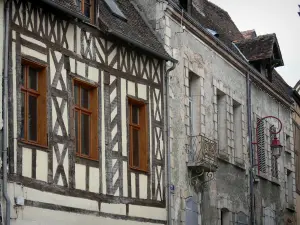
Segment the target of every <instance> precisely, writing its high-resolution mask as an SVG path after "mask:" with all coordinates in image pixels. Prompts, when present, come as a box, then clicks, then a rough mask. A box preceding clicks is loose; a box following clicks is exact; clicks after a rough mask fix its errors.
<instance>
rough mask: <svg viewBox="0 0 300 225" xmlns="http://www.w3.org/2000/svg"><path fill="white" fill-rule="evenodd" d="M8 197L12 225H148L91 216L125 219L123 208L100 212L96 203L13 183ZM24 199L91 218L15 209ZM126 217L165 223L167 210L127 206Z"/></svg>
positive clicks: (107, 207)
mask: <svg viewBox="0 0 300 225" xmlns="http://www.w3.org/2000/svg"><path fill="white" fill-rule="evenodd" d="M8 191H9V196H10V198H11V200H12V205H11V212H12V214H11V216H12V218H14V220H11V223H12V224H39V225H44V224H49V225H50V224H66V225H67V224H83V223H84V224H89V225H91V224H117V225H118V224H120V225H127V224H128V225H129V224H130V225H132V224H145V225H146V224H147V225H148V224H149V225H150V224H151V223H144V222H135V221H131V220H121V219H110V218H104V217H99V216H96V215H94V213H93V212H102V213H109V214H115V215H123V216H125V215H126V205H125V204H115V203H101V205H100V208H99V206H98V201H96V200H89V199H82V198H76V197H71V196H65V195H59V194H54V193H48V192H44V191H41V190H36V189H32V188H28V187H24V186H22V185H18V184H16V183H9V184H8ZM16 197H23V198H24V199H25V200H28V201H34V202H44V203H48V204H51V205H61V206H66V207H72V208H76V209H84V210H90V211H91V215H86V214H78V213H68V212H63V211H55V210H48V209H42V208H36V207H30V206H24V207H16V206H15V205H14V198H16ZM129 216H132V217H139V218H150V219H157V220H165V219H166V210H165V209H164V208H155V207H146V206H136V205H129Z"/></svg>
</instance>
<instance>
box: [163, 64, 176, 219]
mask: <svg viewBox="0 0 300 225" xmlns="http://www.w3.org/2000/svg"><path fill="white" fill-rule="evenodd" d="M172 63H173V65H172V66H171V67H170V68H169V69H167V71H166V76H165V90H166V95H165V102H166V103H165V110H166V118H167V120H166V122H167V124H166V138H167V189H168V190H167V195H168V196H167V201H168V218H167V219H168V223H167V224H168V225H171V224H172V223H171V221H172V213H171V148H170V146H171V141H170V114H169V110H170V109H169V84H170V77H169V73H170V72H171V71H172V70H174V69H175V67H176V63H175V62H172Z"/></svg>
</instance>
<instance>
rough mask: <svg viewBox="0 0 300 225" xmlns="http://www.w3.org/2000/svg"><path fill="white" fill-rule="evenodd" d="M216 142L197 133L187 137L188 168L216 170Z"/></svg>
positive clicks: (206, 170) (205, 170)
mask: <svg viewBox="0 0 300 225" xmlns="http://www.w3.org/2000/svg"><path fill="white" fill-rule="evenodd" d="M217 146H218V145H217V142H216V141H213V140H210V139H208V138H207V137H205V136H202V135H197V136H190V137H189V145H188V146H187V148H188V149H187V152H188V163H187V166H188V168H190V169H192V170H198V169H201V170H203V171H204V172H215V171H216V170H217V167H218V166H217V156H218V148H217Z"/></svg>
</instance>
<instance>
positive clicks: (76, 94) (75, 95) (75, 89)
mask: <svg viewBox="0 0 300 225" xmlns="http://www.w3.org/2000/svg"><path fill="white" fill-rule="evenodd" d="M78 96H79V87H78V86H77V85H76V84H75V85H74V100H75V105H79V97H78Z"/></svg>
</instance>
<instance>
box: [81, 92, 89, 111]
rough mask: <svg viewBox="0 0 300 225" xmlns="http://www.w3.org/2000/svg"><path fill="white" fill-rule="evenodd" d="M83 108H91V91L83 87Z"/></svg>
mask: <svg viewBox="0 0 300 225" xmlns="http://www.w3.org/2000/svg"><path fill="white" fill-rule="evenodd" d="M81 107H83V108H86V109H88V108H89V90H88V89H85V88H83V87H82V88H81Z"/></svg>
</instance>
